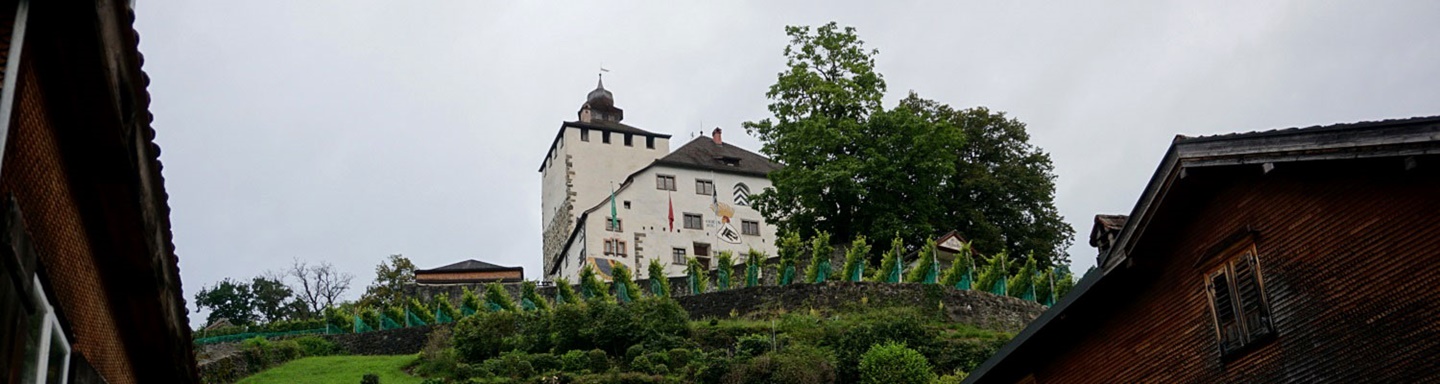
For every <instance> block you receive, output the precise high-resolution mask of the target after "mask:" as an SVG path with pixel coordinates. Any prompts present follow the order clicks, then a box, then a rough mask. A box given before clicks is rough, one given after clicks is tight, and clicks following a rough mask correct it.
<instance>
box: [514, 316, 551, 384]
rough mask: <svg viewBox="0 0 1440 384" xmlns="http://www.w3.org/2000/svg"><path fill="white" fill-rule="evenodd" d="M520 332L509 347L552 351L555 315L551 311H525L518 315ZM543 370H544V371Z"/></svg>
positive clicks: (528, 350)
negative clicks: (552, 329) (552, 327)
mask: <svg viewBox="0 0 1440 384" xmlns="http://www.w3.org/2000/svg"><path fill="white" fill-rule="evenodd" d="M516 316H517V317H518V320H517V321H518V323H517V324H518V326H519V328H520V333H519V334H518V335H517V336H519V337H518V338H516V337H512V338H509V339H508V340H512V344H511V345H510V346H509V349H520V350H524V351H526V352H530V353H541V352H550V347H551V346H552V345H554V344H552V343H551V342H550V339H551V337H550V334H551V323H552V322H553V321H554V315H553V314H552V313H551V312H550V311H524V312H520V313H518V314H517V315H516ZM542 372H543V371H542Z"/></svg>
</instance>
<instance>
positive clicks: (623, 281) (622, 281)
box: [610, 265, 641, 303]
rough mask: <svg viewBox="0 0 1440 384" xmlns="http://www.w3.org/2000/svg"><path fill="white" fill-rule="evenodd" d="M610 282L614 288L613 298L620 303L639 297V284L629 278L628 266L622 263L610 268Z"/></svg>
mask: <svg viewBox="0 0 1440 384" xmlns="http://www.w3.org/2000/svg"><path fill="white" fill-rule="evenodd" d="M610 277H611V280H612V282H611V284H610V286H611V287H612V288H614V289H615V292H614V293H615V299H616V300H618V301H620V302H621V303H629V302H632V301H635V299H637V298H640V293H641V291H640V285H638V284H635V280H634V279H632V278H630V268H628V267H626V266H624V265H616V266H615V267H614V268H612V269H611V270H610Z"/></svg>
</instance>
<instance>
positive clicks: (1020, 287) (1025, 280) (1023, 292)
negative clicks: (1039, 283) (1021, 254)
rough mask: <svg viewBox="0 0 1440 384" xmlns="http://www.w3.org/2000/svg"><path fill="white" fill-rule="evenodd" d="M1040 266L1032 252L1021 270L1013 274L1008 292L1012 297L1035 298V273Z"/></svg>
mask: <svg viewBox="0 0 1440 384" xmlns="http://www.w3.org/2000/svg"><path fill="white" fill-rule="evenodd" d="M1038 268H1039V267H1038V266H1037V265H1036V261H1035V255H1034V254H1031V255H1030V256H1029V257H1026V258H1025V264H1021V266H1020V270H1019V271H1016V272H1015V275H1014V276H1011V277H1010V279H1009V280H1008V281H1009V284H1008V287H1007V289H1009V292H1007V293H1008V294H1009V295H1010V296H1011V297H1018V298H1022V299H1025V300H1035V274H1036V270H1037V269H1038Z"/></svg>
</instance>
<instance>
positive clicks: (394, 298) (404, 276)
mask: <svg viewBox="0 0 1440 384" xmlns="http://www.w3.org/2000/svg"><path fill="white" fill-rule="evenodd" d="M414 283H415V263H412V262H410V259H409V258H406V257H405V255H399V254H395V255H390V257H387V258H385V260H384V261H381V262H380V264H378V265H376V266H375V280H374V281H372V282H371V283H370V286H368V287H365V294H363V295H361V296H360V303H361V304H362V305H365V306H392V305H399V304H401V303H403V301H404V295H405V286H408V285H412V284H414Z"/></svg>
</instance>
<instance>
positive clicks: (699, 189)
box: [695, 179, 715, 196]
mask: <svg viewBox="0 0 1440 384" xmlns="http://www.w3.org/2000/svg"><path fill="white" fill-rule="evenodd" d="M707 189H708V190H707ZM695 194H697V195H705V196H713V195H715V181H714V180H706V179H695Z"/></svg>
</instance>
